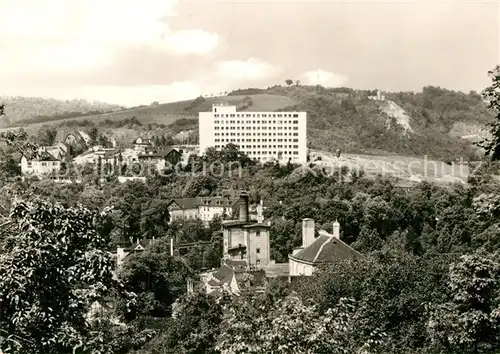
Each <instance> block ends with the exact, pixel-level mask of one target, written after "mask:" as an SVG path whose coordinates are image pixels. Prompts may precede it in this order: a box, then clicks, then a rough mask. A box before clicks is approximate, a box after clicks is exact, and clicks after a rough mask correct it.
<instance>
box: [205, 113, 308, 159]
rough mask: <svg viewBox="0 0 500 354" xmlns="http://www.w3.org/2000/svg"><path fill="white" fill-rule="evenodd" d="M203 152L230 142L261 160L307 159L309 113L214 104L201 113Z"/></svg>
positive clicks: (250, 155)
mask: <svg viewBox="0 0 500 354" xmlns="http://www.w3.org/2000/svg"><path fill="white" fill-rule="evenodd" d="M199 132H200V154H203V153H204V152H205V150H206V149H207V148H209V147H215V148H216V149H220V148H222V147H224V146H225V145H227V144H234V145H237V146H239V149H240V151H242V152H244V153H245V154H246V155H248V156H249V157H250V158H255V159H257V160H259V161H263V162H265V161H270V160H278V161H282V162H287V161H289V160H291V161H292V162H297V163H301V162H306V161H307V136H306V134H307V113H306V112H237V111H236V106H227V105H213V106H212V111H211V112H200V116H199Z"/></svg>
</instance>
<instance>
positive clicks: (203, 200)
mask: <svg viewBox="0 0 500 354" xmlns="http://www.w3.org/2000/svg"><path fill="white" fill-rule="evenodd" d="M196 199H197V200H196V202H197V203H198V205H199V206H215V207H227V208H229V207H231V206H232V205H233V204H234V200H232V199H228V198H224V197H198V198H196Z"/></svg>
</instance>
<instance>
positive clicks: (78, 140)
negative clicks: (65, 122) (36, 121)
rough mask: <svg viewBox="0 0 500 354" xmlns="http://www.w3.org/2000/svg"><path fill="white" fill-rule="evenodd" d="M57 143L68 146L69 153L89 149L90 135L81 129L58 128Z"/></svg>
mask: <svg viewBox="0 0 500 354" xmlns="http://www.w3.org/2000/svg"><path fill="white" fill-rule="evenodd" d="M55 141H56V143H63V144H65V145H66V146H67V148H68V150H67V153H69V154H72V153H73V152H74V151H87V149H88V148H89V147H90V143H91V138H90V136H89V135H88V134H87V133H85V132H84V131H81V130H66V129H62V130H58V132H57V134H56V138H55Z"/></svg>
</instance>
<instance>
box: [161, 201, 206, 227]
mask: <svg viewBox="0 0 500 354" xmlns="http://www.w3.org/2000/svg"><path fill="white" fill-rule="evenodd" d="M168 211H169V214H170V222H172V221H175V220H195V219H199V212H198V204H197V202H196V198H177V199H173V200H171V201H170V203H169V204H168Z"/></svg>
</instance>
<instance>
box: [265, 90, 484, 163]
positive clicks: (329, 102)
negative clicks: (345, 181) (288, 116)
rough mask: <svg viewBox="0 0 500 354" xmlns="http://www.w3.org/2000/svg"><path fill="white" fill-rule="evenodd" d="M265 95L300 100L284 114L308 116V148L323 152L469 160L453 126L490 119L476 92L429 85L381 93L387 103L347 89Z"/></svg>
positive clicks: (468, 147)
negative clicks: (401, 118)
mask: <svg viewBox="0 0 500 354" xmlns="http://www.w3.org/2000/svg"><path fill="white" fill-rule="evenodd" d="M266 92H268V93H272V94H277V95H286V96H288V97H290V98H292V99H294V100H295V101H297V102H300V103H299V104H298V105H296V106H293V107H289V108H288V110H301V111H307V112H308V139H309V141H310V142H311V147H313V148H317V149H322V150H327V151H333V150H335V149H341V150H344V151H348V152H371V151H385V152H388V153H396V154H401V155H419V156H422V155H428V156H432V157H434V158H439V159H448V158H456V157H463V158H468V157H470V156H473V155H474V152H475V149H474V148H472V147H471V144H470V143H469V142H468V141H467V140H464V139H461V138H460V137H458V136H455V137H452V136H450V134H449V133H450V131H451V130H452V129H453V127H454V126H455V124H457V123H466V124H470V125H477V126H484V125H485V124H486V123H487V122H488V121H491V120H492V118H493V116H492V115H491V113H489V112H488V110H487V108H486V106H485V105H484V103H483V102H482V99H481V96H480V95H479V94H477V93H475V92H470V93H469V94H465V93H462V92H456V91H450V90H446V89H442V88H439V87H432V86H429V87H424V88H423V90H422V92H418V93H413V92H399V93H384V94H385V101H375V100H371V99H369V98H368V97H369V96H372V95H374V94H375V93H376V92H375V91H366V90H353V89H349V88H325V87H322V86H290V87H285V86H274V87H270V88H268V89H267V90H266ZM390 101H392V102H394V103H395V104H396V105H397V106H399V107H400V108H402V109H403V110H404V112H405V113H406V115H407V116H409V117H410V119H409V124H410V126H411V128H412V132H408V131H406V130H405V129H404V127H403V126H401V124H398V121H397V117H396V118H395V117H393V116H391V114H390V111H389V110H388V109H387V102H390ZM464 135H465V134H464Z"/></svg>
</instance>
